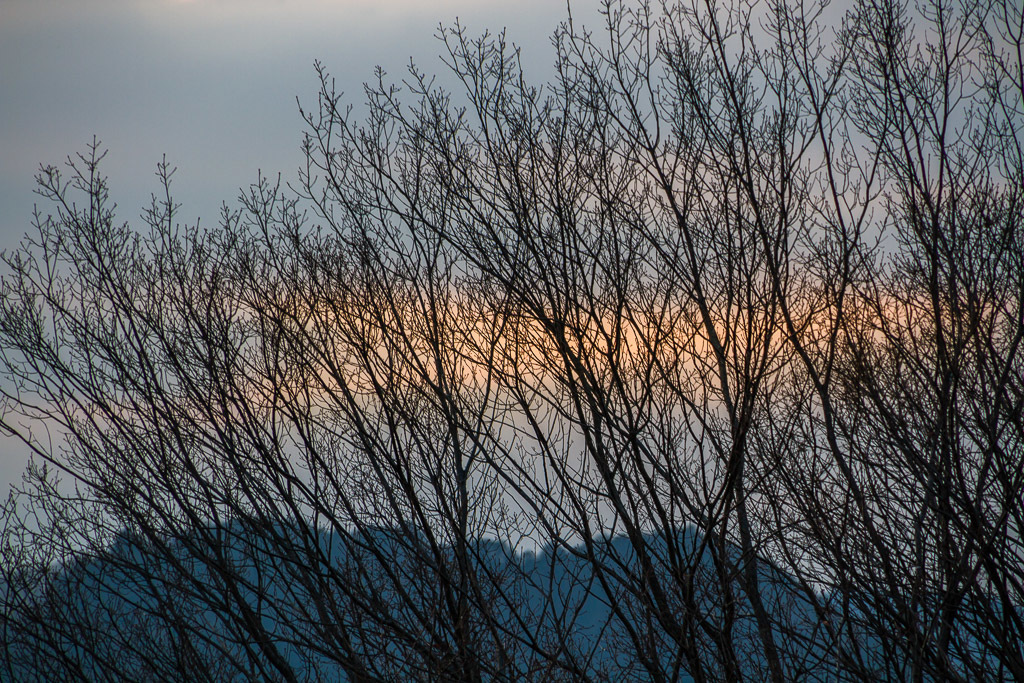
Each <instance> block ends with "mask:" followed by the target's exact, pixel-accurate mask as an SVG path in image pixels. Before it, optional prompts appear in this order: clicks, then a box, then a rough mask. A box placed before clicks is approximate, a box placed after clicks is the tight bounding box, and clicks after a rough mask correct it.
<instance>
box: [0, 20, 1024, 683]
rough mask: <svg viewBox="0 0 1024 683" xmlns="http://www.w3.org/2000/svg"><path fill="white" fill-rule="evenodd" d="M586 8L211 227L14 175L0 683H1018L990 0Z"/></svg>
mask: <svg viewBox="0 0 1024 683" xmlns="http://www.w3.org/2000/svg"><path fill="white" fill-rule="evenodd" d="M603 17H604V19H605V26H604V27H603V28H604V30H603V31H599V32H596V33H591V32H589V31H588V30H585V29H584V28H582V27H579V26H577V25H576V24H575V23H574V22H573V21H572V20H571V19H569V20H567V21H566V23H565V24H564V25H563V26H562V28H561V29H560V30H559V31H558V32H557V33H556V35H555V36H554V39H553V45H554V47H555V53H556V73H557V75H556V76H555V78H554V79H553V81H552V82H550V83H548V84H546V85H544V86H541V87H537V86H533V85H530V84H529V83H527V82H526V81H525V79H524V78H523V75H522V72H521V69H520V67H519V61H518V58H519V54H518V51H517V50H516V49H515V48H514V47H512V46H510V45H508V44H506V42H505V40H504V37H503V36H502V35H498V36H489V35H485V36H483V37H481V38H472V37H470V36H468V35H466V33H465V32H464V31H463V30H462V29H461V27H459V26H458V25H456V26H455V27H454V28H453V29H447V30H442V31H441V34H440V37H441V40H442V42H443V44H444V46H445V55H446V61H447V63H448V66H449V68H450V77H451V78H450V79H449V80H450V81H451V83H452V84H453V88H452V89H451V90H448V89H445V88H442V87H440V86H438V85H437V84H436V82H435V81H434V80H433V79H432V78H431V77H430V76H429V75H427V74H423V73H421V72H419V71H417V70H416V69H415V68H413V69H411V70H410V73H409V75H408V77H407V78H406V79H405V80H404V81H403V82H402V83H401V84H400V85H399V84H391V83H388V82H386V81H385V80H384V78H383V76H381V77H380V78H379V79H378V82H377V84H376V85H374V86H371V87H368V89H367V93H368V107H367V112H368V113H367V114H366V115H365V116H364V117H363V118H362V119H361V120H355V119H354V118H353V117H352V116H351V113H350V110H349V109H347V108H346V105H345V102H344V101H343V99H342V97H341V96H340V95H339V94H337V93H336V92H335V90H334V88H333V84H332V82H331V80H330V77H329V75H328V74H327V72H326V71H325V70H324V69H323V68H322V67H319V66H318V69H319V71H320V74H321V77H322V79H321V80H322V89H321V92H320V96H319V100H318V103H317V106H316V107H313V108H310V109H306V110H304V111H303V113H302V115H303V119H304V121H305V124H306V126H307V135H306V142H305V151H306V160H307V165H306V167H305V169H304V172H303V174H302V178H301V180H302V182H301V188H300V189H299V190H298V191H297V192H295V191H292V190H289V189H287V188H283V187H281V186H280V185H279V184H275V183H272V182H269V181H267V180H266V179H262V178H261V179H260V180H258V182H256V183H255V184H253V185H252V186H251V187H250V188H249V190H248V191H246V192H245V193H243V195H242V197H241V198H240V202H239V206H238V208H237V209H236V210H228V209H225V211H224V213H223V215H222V217H221V221H220V223H219V225H218V226H217V227H216V228H215V229H212V230H204V231H200V230H198V229H190V228H182V227H179V226H178V224H177V222H176V217H175V216H176V210H177V207H176V205H175V204H174V202H173V200H172V198H171V193H170V181H171V175H172V171H171V169H170V168H169V167H168V165H167V164H166V163H163V164H161V165H160V166H159V172H158V176H159V179H160V184H161V188H162V189H161V193H162V194H161V195H160V196H159V197H155V198H154V200H153V204H152V207H151V208H150V209H149V210H148V211H146V212H145V214H144V216H143V219H144V223H145V226H146V227H145V228H144V230H143V231H137V230H135V229H133V228H131V227H130V226H129V225H127V224H119V223H118V222H117V221H116V219H115V216H114V213H113V207H111V206H110V204H109V200H108V197H107V189H106V182H105V180H104V179H103V178H102V176H101V175H100V172H99V165H100V162H101V159H102V151H101V149H100V147H99V145H98V144H96V143H94V144H93V146H92V147H91V148H90V150H89V151H88V152H87V153H86V154H84V155H82V156H80V157H78V158H76V159H75V160H71V161H70V162H69V171H68V172H66V173H67V175H65V173H64V172H62V171H61V170H59V169H57V168H54V167H45V168H43V169H42V171H41V173H40V176H39V188H40V189H39V191H40V193H41V194H42V195H43V197H44V198H45V199H46V200H47V201H48V202H49V206H50V207H51V209H50V212H49V213H46V212H42V213H39V214H37V215H36V219H35V228H36V232H35V234H34V236H32V237H30V238H27V241H26V244H25V247H24V248H23V249H22V250H19V251H18V252H15V253H13V254H9V255H6V256H5V262H6V265H7V274H6V275H5V277H4V280H3V304H2V309H0V358H2V360H3V367H4V369H5V374H6V383H5V384H4V387H6V388H5V394H4V404H3V411H4V412H3V417H2V424H3V426H4V428H5V430H6V431H7V432H9V433H12V434H15V435H17V436H20V437H21V438H22V439H23V440H24V441H25V443H27V444H28V445H29V446H30V447H31V448H32V450H33V451H34V453H35V454H36V456H37V458H38V463H37V465H36V466H35V467H34V469H32V470H31V471H30V477H29V484H30V485H29V486H28V487H27V488H26V491H24V492H22V493H21V494H20V495H17V496H14V497H12V499H11V500H10V501H9V503H8V504H7V507H6V508H5V514H4V520H5V533H4V536H3V543H4V558H5V560H4V562H3V563H2V570H3V572H4V574H3V576H4V578H3V582H2V584H0V589H2V590H0V595H2V596H3V597H2V600H0V604H2V605H3V607H2V613H3V626H2V628H3V634H4V638H3V643H4V650H3V652H4V657H3V660H2V661H3V667H4V669H3V670H4V675H5V676H7V677H10V678H16V679H19V680H20V679H22V678H29V677H32V676H35V677H37V678H48V677H61V678H80V679H85V680H95V679H99V678H106V677H111V678H120V677H125V676H127V677H132V678H146V679H154V680H156V679H161V680H162V679H168V680H177V679H181V678H182V677H188V678H208V679H210V680H222V679H225V678H240V679H243V678H269V679H282V680H298V679H319V678H326V679H335V678H338V677H339V676H343V677H346V678H347V679H349V680H353V681H370V680H408V679H417V680H453V681H454V680H459V681H463V680H465V681H472V680H523V679H528V680H563V679H564V680H611V679H613V678H619V679H623V678H625V679H630V680H632V679H642V680H652V681H675V680H695V681H705V680H718V679H725V680H743V679H748V678H769V679H771V680H773V681H789V680H825V679H829V680H831V679H882V678H886V679H896V680H903V679H907V680H926V679H927V680H937V679H942V680H956V679H964V680H966V679H992V680H1003V679H1016V680H1021V679H1024V650H1022V647H1021V645H1020V643H1021V642H1024V628H1022V627H1024V575H1022V572H1024V547H1022V543H1024V538H1022V533H1021V532H1022V521H1024V520H1022V509H1024V507H1022V506H1021V504H1020V502H1021V499H1022V495H1024V453H1022V450H1021V448H1022V436H1024V434H1022V429H1024V420H1022V405H1024V361H1022V356H1021V351H1020V345H1021V338H1022V336H1024V300H1022V298H1021V291H1024V238H1022V236H1024V232H1022V229H1024V226H1022V220H1024V211H1022V199H1024V197H1022V192H1024V156H1022V148H1021V143H1022V139H1021V123H1022V120H1021V119H1022V116H1024V76H1022V73H1024V67H1022V51H1024V47H1022V46H1024V43H1022V31H1024V23H1022V22H1024V19H1022V16H1021V11H1020V8H1019V7H1016V6H1015V5H1014V4H1013V3H1011V2H997V1H993V2H977V3H965V4H963V5H958V6H956V7H950V6H947V5H946V4H945V3H943V2H939V1H936V2H932V3H930V4H927V5H923V6H921V7H915V8H913V9H911V8H910V7H908V6H906V5H904V4H901V3H899V2H896V1H895V0H881V1H878V2H869V1H867V0H865V1H863V2H859V3H857V4H856V6H855V7H854V8H853V9H852V10H850V11H849V12H847V13H846V14H845V15H843V16H842V17H839V16H838V13H837V12H836V11H835V10H834V9H831V8H829V7H827V5H824V4H816V3H784V2H767V3H756V2H755V3H735V4H730V5H724V6H723V5H718V4H716V3H710V2H697V1H695V2H692V3H678V4H671V5H664V6H660V7H657V8H654V7H652V6H650V5H648V4H638V5H630V4H625V3H620V2H608V3H607V4H605V6H604V13H603ZM76 202H77V203H76ZM57 474H61V476H63V480H62V481H57V477H56V475H57Z"/></svg>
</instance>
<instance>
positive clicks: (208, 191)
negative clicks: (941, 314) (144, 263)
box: [0, 0, 597, 497]
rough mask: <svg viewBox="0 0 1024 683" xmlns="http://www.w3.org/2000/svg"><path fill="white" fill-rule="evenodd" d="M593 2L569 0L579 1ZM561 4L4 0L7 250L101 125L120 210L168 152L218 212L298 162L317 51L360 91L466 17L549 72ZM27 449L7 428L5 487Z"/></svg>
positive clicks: (1, 138)
mask: <svg viewBox="0 0 1024 683" xmlns="http://www.w3.org/2000/svg"><path fill="white" fill-rule="evenodd" d="M596 4H597V2H596V0H574V1H573V4H572V9H573V13H574V16H575V17H576V18H577V19H580V17H581V15H583V16H584V19H585V17H586V14H584V13H586V12H589V13H590V16H591V17H593V16H594V15H593V12H594V9H595V6H596ZM566 12H567V7H566V4H565V3H564V2H562V1H561V0H88V1H87V2H86V1H83V0H0V250H6V251H10V250H11V249H14V248H16V247H17V246H18V244H19V243H20V241H21V238H22V236H23V235H24V234H25V233H26V232H27V231H29V230H30V228H31V224H30V221H31V215H32V209H33V205H34V204H35V203H37V202H38V201H39V200H40V198H39V197H38V196H36V195H34V193H33V188H34V181H33V175H34V174H35V172H36V171H37V170H38V168H39V166H40V164H61V163H62V162H63V161H64V160H65V159H66V158H67V157H68V156H69V155H74V154H76V153H78V152H82V151H84V150H85V149H86V145H88V143H89V142H90V141H92V139H93V137H94V136H95V137H96V138H97V139H98V140H99V141H100V142H101V143H102V144H103V146H104V147H105V148H106V149H107V151H108V155H107V157H106V159H105V162H104V165H103V167H102V170H103V171H104V172H105V174H106V175H107V176H108V178H109V183H110V188H111V196H112V199H113V200H114V201H115V202H117V204H118V216H119V218H120V219H121V220H124V221H128V222H134V223H138V218H139V214H140V213H141V210H142V208H143V206H144V205H146V204H148V200H149V196H150V193H152V192H155V191H156V190H157V189H158V187H157V181H156V177H155V175H154V174H155V171H156V165H157V163H158V162H159V161H160V159H161V158H162V157H163V155H165V154H166V155H167V160H168V162H169V163H170V164H171V165H172V166H175V167H177V169H178V170H177V173H176V174H175V176H174V181H173V186H172V189H173V191H174V196H175V199H176V201H178V202H180V203H181V205H182V208H181V212H180V214H179V216H180V218H181V220H182V221H183V222H184V223H185V224H187V225H194V224H195V222H196V220H197V219H198V220H199V221H200V224H201V225H203V224H206V225H212V224H214V223H215V221H216V218H217V215H218V213H219V208H220V206H221V203H222V202H224V201H226V202H228V204H233V203H234V200H235V198H236V197H237V196H238V193H239V190H240V188H242V187H246V186H248V185H249V184H250V183H251V182H253V181H255V180H256V178H257V174H258V173H259V172H262V173H263V174H264V175H270V176H271V177H275V176H276V175H277V174H278V173H281V175H282V178H283V179H284V180H286V181H287V180H289V179H293V178H295V177H297V172H296V171H297V169H298V168H299V166H300V163H301V152H300V142H301V139H302V132H303V126H302V121H301V119H300V118H299V114H298V104H297V103H296V98H298V100H299V101H301V102H303V103H306V104H307V105H313V104H315V102H316V96H317V88H318V80H317V76H316V73H315V71H314V68H313V63H314V61H315V60H319V61H321V62H322V63H323V64H324V65H325V66H326V68H327V69H328V71H329V72H330V73H331V75H332V76H333V77H334V78H335V80H336V82H337V84H338V87H339V89H340V90H342V91H344V93H346V96H347V98H348V99H350V100H351V101H352V103H353V104H358V103H359V102H360V101H361V99H362V83H363V82H364V81H367V80H370V79H372V78H373V73H374V67H376V66H381V67H382V68H383V69H384V70H385V71H386V72H387V73H388V74H389V75H393V76H395V77H396V79H397V78H400V77H401V75H403V74H404V73H405V68H406V67H407V65H408V64H409V60H410V58H412V59H414V60H415V61H416V63H417V65H418V66H419V67H420V68H421V69H422V70H425V71H430V72H436V71H439V70H441V69H443V65H441V63H440V61H439V59H438V55H439V54H440V52H441V51H442V50H443V45H441V44H440V43H439V42H438V41H437V40H436V38H435V35H436V32H437V28H438V26H439V25H440V24H445V25H451V24H452V23H453V22H454V21H455V19H456V18H458V19H459V21H460V22H461V23H462V24H463V25H464V26H466V27H467V29H468V30H469V31H470V33H472V34H480V33H482V32H483V31H484V30H485V29H487V30H490V31H492V32H495V31H498V30H501V29H502V28H504V29H505V30H506V36H507V38H508V39H509V40H510V41H511V42H513V43H515V44H517V45H519V46H521V47H522V49H523V55H524V68H525V71H526V75H527V78H529V79H531V80H536V81H542V80H546V77H547V76H548V75H550V73H551V68H552V64H553V62H554V52H553V49H552V47H551V45H550V40H549V39H550V35H551V33H552V32H553V31H554V30H555V28H556V27H557V25H558V23H559V21H561V20H563V19H564V18H565V16H566ZM596 21H597V19H596V18H595V19H593V20H592V21H591V23H592V24H593V23H594V22H596ZM40 208H44V206H43V205H40ZM25 463H26V453H25V449H24V447H22V446H20V445H19V444H18V443H16V442H14V441H13V440H11V439H8V438H3V437H0V496H2V497H6V492H7V491H8V489H9V487H10V485H11V483H12V482H15V481H19V480H20V478H21V473H22V472H23V470H24V467H25Z"/></svg>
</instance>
